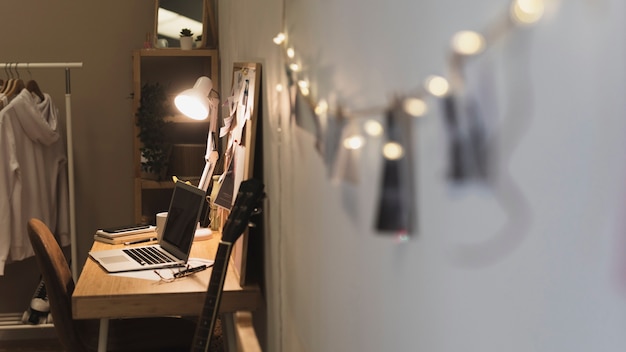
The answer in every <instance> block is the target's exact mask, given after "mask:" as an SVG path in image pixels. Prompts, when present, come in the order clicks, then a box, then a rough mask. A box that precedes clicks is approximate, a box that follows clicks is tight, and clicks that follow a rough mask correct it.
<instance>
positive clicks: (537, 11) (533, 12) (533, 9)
mask: <svg viewBox="0 0 626 352" xmlns="http://www.w3.org/2000/svg"><path fill="white" fill-rule="evenodd" d="M544 10H545V7H544V2H543V0H515V1H514V2H513V3H512V4H511V17H512V18H513V20H514V21H515V22H517V23H519V24H522V25H524V24H533V23H535V22H537V21H539V20H540V19H541V17H542V16H543V13H544Z"/></svg>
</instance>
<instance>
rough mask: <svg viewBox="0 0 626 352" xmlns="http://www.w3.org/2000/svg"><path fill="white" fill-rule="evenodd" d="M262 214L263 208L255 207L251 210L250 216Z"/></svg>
mask: <svg viewBox="0 0 626 352" xmlns="http://www.w3.org/2000/svg"><path fill="white" fill-rule="evenodd" d="M262 212H263V208H261V207H255V208H254V209H252V215H259V214H261V213H262Z"/></svg>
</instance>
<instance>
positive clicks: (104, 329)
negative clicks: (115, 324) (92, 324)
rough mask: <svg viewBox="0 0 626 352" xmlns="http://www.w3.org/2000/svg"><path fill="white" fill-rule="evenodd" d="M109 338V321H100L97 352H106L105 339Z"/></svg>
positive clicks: (104, 319)
mask: <svg viewBox="0 0 626 352" xmlns="http://www.w3.org/2000/svg"><path fill="white" fill-rule="evenodd" d="M108 336H109V319H106V318H103V319H100V334H99V335H98V352H106V350H107V337H108Z"/></svg>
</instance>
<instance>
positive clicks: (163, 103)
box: [136, 83, 171, 181]
mask: <svg viewBox="0 0 626 352" xmlns="http://www.w3.org/2000/svg"><path fill="white" fill-rule="evenodd" d="M169 111H170V106H169V104H168V102H167V96H166V94H165V88H164V87H163V86H162V85H160V84H159V83H154V84H150V83H145V84H144V85H143V86H142V87H141V100H140V105H139V108H138V109H137V114H136V116H137V120H136V121H137V126H138V127H139V135H138V137H139V140H140V141H141V147H140V148H139V150H140V152H141V171H142V177H144V178H149V179H155V180H158V181H160V180H163V179H165V175H166V173H167V165H168V162H169V155H170V151H171V146H170V145H169V143H166V141H165V129H166V127H167V124H169V122H166V121H165V117H166V116H167V115H168V113H169Z"/></svg>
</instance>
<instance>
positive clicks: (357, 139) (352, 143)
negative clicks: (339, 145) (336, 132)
mask: <svg viewBox="0 0 626 352" xmlns="http://www.w3.org/2000/svg"><path fill="white" fill-rule="evenodd" d="M363 143H364V141H363V137H361V136H351V137H348V138H346V139H344V140H343V146H344V148H346V149H352V150H355V149H359V148H361V147H362V146H363Z"/></svg>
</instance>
